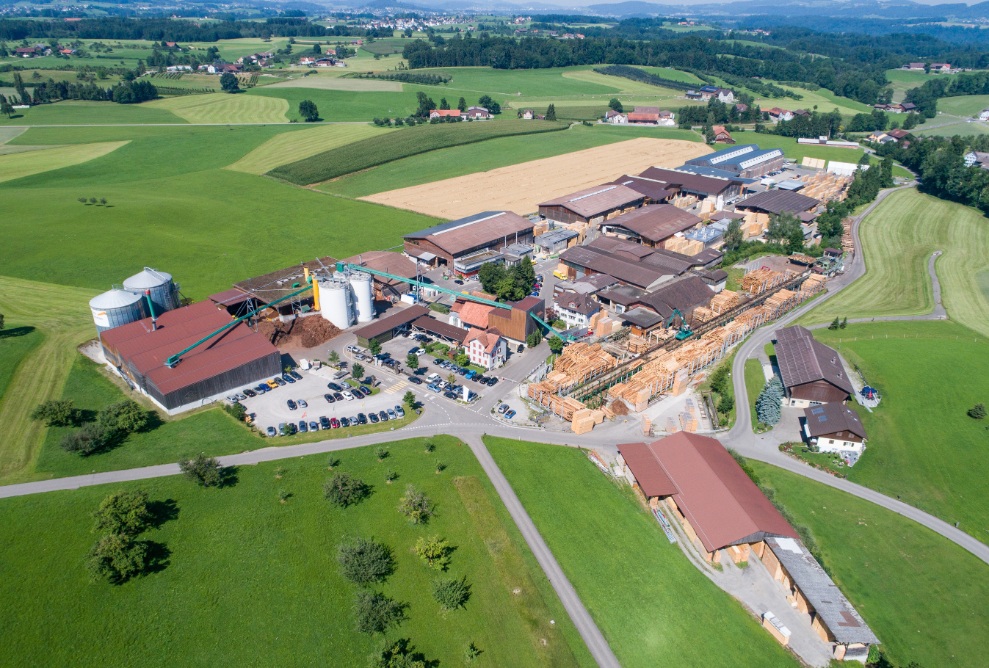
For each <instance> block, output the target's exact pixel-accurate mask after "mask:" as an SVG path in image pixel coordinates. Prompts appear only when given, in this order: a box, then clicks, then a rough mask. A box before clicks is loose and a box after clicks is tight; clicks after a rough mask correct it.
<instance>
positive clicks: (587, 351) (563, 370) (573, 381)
mask: <svg viewBox="0 0 989 668" xmlns="http://www.w3.org/2000/svg"><path fill="white" fill-rule="evenodd" d="M616 366H618V360H617V359H616V358H615V357H613V356H612V355H611V354H610V353H608V352H607V351H606V350H604V348H602V347H601V344H600V343H595V344H593V345H588V344H587V343H583V342H577V343H572V344H570V345H569V346H567V347H566V348H564V349H563V352H562V353H561V354H560V356H559V357H557V358H556V362H555V363H554V364H553V373H552V374H550V376H553V375H556V374H565V375H566V376H567V378H566V380H561V383H560V385H559V388H560V389H569V388H571V387H573V386H574V385H577V384H578V383H582V382H584V381H586V380H590V379H591V378H594V377H595V376H600V375H601V374H603V373H605V372H607V371H611V370H612V369H614V368H615V367H616Z"/></svg>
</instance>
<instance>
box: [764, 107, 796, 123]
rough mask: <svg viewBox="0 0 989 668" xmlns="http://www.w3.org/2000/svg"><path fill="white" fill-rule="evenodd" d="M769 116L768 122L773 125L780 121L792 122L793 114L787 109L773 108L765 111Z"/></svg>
mask: <svg viewBox="0 0 989 668" xmlns="http://www.w3.org/2000/svg"><path fill="white" fill-rule="evenodd" d="M766 113H767V114H769V120H770V121H772V122H773V123H779V122H780V121H792V120H793V112H792V111H790V110H789V109H780V108H779V107H773V108H772V109H768V110H767V111H766Z"/></svg>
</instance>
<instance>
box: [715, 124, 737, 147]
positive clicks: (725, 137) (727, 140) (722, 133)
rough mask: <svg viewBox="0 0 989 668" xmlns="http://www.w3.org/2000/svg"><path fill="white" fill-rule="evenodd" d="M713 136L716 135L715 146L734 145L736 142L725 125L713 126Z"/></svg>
mask: <svg viewBox="0 0 989 668" xmlns="http://www.w3.org/2000/svg"><path fill="white" fill-rule="evenodd" d="M711 134H712V135H714V139H713V140H712V141H714V143H715V144H734V143H735V140H734V139H732V137H731V133H730V132H728V130H726V129H725V126H723V125H712V126H711Z"/></svg>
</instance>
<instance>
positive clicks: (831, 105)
mask: <svg viewBox="0 0 989 668" xmlns="http://www.w3.org/2000/svg"><path fill="white" fill-rule="evenodd" d="M766 83H771V84H774V85H777V86H780V87H781V88H785V89H786V90H791V91H793V92H794V93H796V94H798V95H800V99H799V100H794V99H793V98H789V97H782V98H779V97H774V98H767V97H758V96H756V99H755V104H757V105H759V106H760V107H762V108H763V109H771V108H772V107H781V108H783V109H806V110H807V111H811V110H813V109H814V108H815V107H816V108H817V111H819V112H821V113H829V112H831V111H832V110H834V109H837V110H838V111H839V112H841V114H842V115H843V116H853V115H855V114H867V113H869V112H871V111H872V107H871V106H869V105H867V104H863V103H861V102H856V101H855V100H852V99H849V98H847V97H839V96H837V95H835V94H834V93H832V92H831V91H829V90H827V89H826V88H819V89H817V90H814V91H811V90H807V89H806V88H797V87H795V86H784V85H782V84H781V83H780V82H778V81H771V80H767V82H766Z"/></svg>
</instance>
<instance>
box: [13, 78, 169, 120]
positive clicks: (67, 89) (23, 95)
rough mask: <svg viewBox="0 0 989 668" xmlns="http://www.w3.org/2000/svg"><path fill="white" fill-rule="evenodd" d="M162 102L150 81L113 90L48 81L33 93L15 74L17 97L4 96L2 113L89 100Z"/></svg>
mask: <svg viewBox="0 0 989 668" xmlns="http://www.w3.org/2000/svg"><path fill="white" fill-rule="evenodd" d="M157 98H158V89H157V88H156V87H155V85H154V84H152V83H151V82H150V81H122V82H121V83H119V84H117V85H116V86H114V87H112V88H104V87H103V86H98V85H96V84H95V83H87V82H78V83H77V82H69V81H53V80H52V79H49V80H48V81H42V82H36V83H34V84H33V86H32V88H31V89H30V91H29V90H28V88H27V87H26V86H25V85H24V83H23V82H22V81H21V77H20V73H15V74H14V95H11V96H10V97H9V98H5V97H4V96H3V95H0V113H3V114H6V115H7V116H10V115H11V114H13V111H14V110H13V105H15V104H27V105H38V104H49V103H51V102H59V101H61V100H88V101H95V102H116V103H118V104H136V103H138V102H147V101H148V100H154V99H157Z"/></svg>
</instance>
